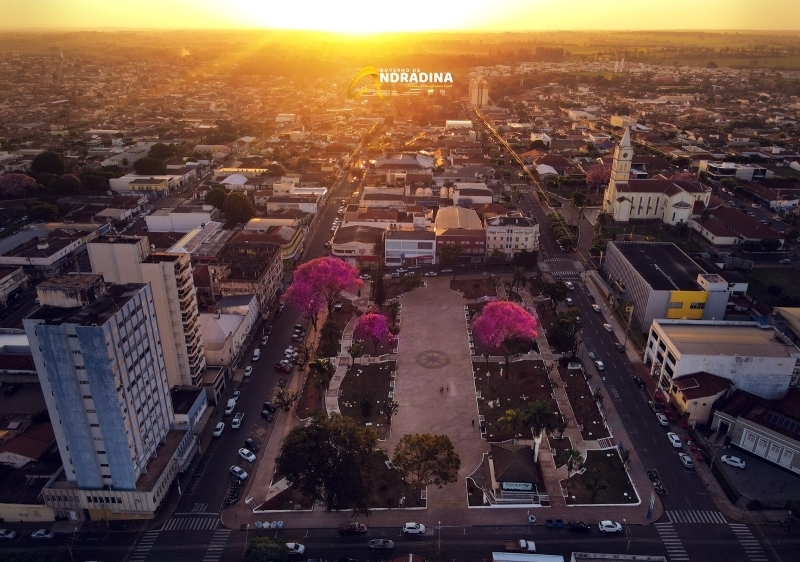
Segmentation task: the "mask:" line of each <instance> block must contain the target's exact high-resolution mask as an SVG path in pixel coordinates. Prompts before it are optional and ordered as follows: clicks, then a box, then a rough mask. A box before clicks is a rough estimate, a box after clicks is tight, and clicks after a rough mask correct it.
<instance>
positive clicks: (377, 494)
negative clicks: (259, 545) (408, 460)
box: [261, 450, 425, 510]
mask: <svg viewBox="0 0 800 562" xmlns="http://www.w3.org/2000/svg"><path fill="white" fill-rule="evenodd" d="M388 460H389V457H388V455H387V454H386V452H385V451H382V450H376V451H374V452H373V453H372V456H371V457H370V459H369V462H368V464H369V467H368V470H367V473H368V474H369V476H370V477H371V480H370V484H371V486H372V498H371V500H370V502H369V507H370V508H371V509H377V508H387V507H398V506H399V505H405V506H406V507H419V506H422V507H425V501H424V500H421V501H420V503H416V499H418V498H419V494H417V493H416V491H415V490H414V487H413V486H411V485H410V484H409V483H408V482H406V481H405V480H403V479H402V477H401V476H400V473H399V472H397V471H396V470H394V469H391V468H389V467H388V466H387V464H386V461H388ZM402 498H405V499H404V500H403V503H402V504H401V499H402ZM298 506H299V507H298ZM353 507H355V506H347V507H345V508H344V510H349V509H352V508H353ZM261 509H272V510H288V509H291V510H293V509H311V502H310V501H308V500H307V499H306V498H305V497H304V496H303V495H302V494H300V493H299V492H296V491H295V490H293V489H292V488H289V489H287V490H284V491H283V492H281V493H280V494H278V495H277V496H275V497H274V498H272V499H270V500H269V501H268V502H266V503H265V504H263V505H262V506H261Z"/></svg>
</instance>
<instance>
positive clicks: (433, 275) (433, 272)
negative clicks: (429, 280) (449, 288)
mask: <svg viewBox="0 0 800 562" xmlns="http://www.w3.org/2000/svg"><path fill="white" fill-rule="evenodd" d="M422 275H423V276H425V277H436V272H435V271H426V272H425V273H423V274H422Z"/></svg>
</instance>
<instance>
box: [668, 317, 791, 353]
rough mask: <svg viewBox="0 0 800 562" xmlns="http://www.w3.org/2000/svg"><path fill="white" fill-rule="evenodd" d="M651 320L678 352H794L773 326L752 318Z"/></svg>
mask: <svg viewBox="0 0 800 562" xmlns="http://www.w3.org/2000/svg"><path fill="white" fill-rule="evenodd" d="M653 324H658V327H659V328H660V329H661V331H662V332H663V333H664V336H665V339H667V340H669V342H670V343H671V344H672V346H673V347H674V348H675V349H676V350H677V351H678V353H679V354H680V355H725V356H728V357H733V356H737V355H739V356H741V357H787V358H788V357H794V356H795V354H796V353H797V349H796V348H795V347H794V346H791V345H787V344H786V343H784V341H783V340H782V339H781V338H780V337H778V334H777V332H776V331H775V330H772V329H765V328H759V327H758V324H756V323H755V322H713V321H708V322H704V321H702V320H692V321H684V320H676V321H670V320H653Z"/></svg>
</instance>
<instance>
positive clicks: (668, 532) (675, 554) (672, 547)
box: [656, 523, 689, 562]
mask: <svg viewBox="0 0 800 562" xmlns="http://www.w3.org/2000/svg"><path fill="white" fill-rule="evenodd" d="M656 530H657V531H658V535H659V536H660V537H661V541H662V542H663V543H664V547H665V548H666V549H667V555H669V559H670V560H671V561H672V562H676V561H679V560H689V557H688V556H687V555H686V550H685V549H684V548H683V543H681V539H679V538H678V533H676V532H675V527H673V526H672V523H656Z"/></svg>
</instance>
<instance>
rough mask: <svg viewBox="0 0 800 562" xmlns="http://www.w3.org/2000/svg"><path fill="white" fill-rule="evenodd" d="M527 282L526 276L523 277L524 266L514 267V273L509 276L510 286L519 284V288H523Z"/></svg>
mask: <svg viewBox="0 0 800 562" xmlns="http://www.w3.org/2000/svg"><path fill="white" fill-rule="evenodd" d="M527 282H528V278H527V277H525V268H524V267H515V268H514V273H513V274H512V276H511V287H517V286H519V288H520V289H524V288H525V284H526V283H527Z"/></svg>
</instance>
